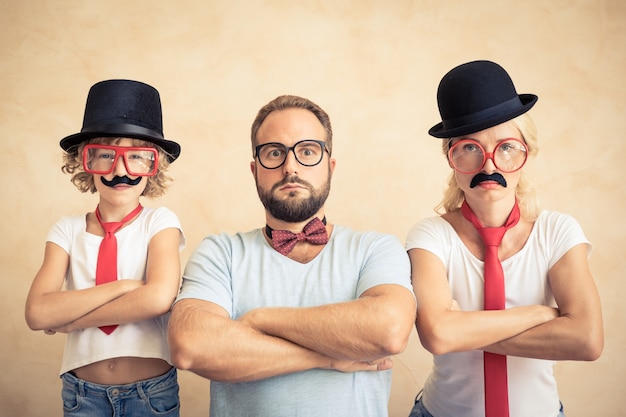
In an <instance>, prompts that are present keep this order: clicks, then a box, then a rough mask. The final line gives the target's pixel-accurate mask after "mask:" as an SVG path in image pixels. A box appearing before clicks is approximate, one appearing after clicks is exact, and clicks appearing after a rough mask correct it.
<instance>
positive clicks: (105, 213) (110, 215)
mask: <svg viewBox="0 0 626 417" xmlns="http://www.w3.org/2000/svg"><path fill="white" fill-rule="evenodd" d="M138 205H139V200H137V201H133V202H131V203H128V204H122V205H115V204H110V203H108V202H106V201H100V202H99V203H98V211H99V212H100V218H101V219H102V222H103V223H109V222H119V221H121V220H122V219H123V218H124V217H126V216H127V215H128V214H129V213H130V212H132V211H133V210H135V209H136V208H137V206H138Z"/></svg>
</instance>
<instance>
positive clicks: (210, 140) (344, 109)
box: [0, 0, 626, 417]
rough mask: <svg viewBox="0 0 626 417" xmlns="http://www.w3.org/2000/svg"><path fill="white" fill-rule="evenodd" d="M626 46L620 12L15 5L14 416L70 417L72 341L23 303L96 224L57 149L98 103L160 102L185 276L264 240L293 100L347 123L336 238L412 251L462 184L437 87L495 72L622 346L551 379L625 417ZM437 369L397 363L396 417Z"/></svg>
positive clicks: (201, 399) (533, 168)
mask: <svg viewBox="0 0 626 417" xmlns="http://www.w3.org/2000/svg"><path fill="white" fill-rule="evenodd" d="M625 41H626V3H625V2H623V1H622V0H579V1H576V0H553V1H549V2H546V1H543V0H529V1H524V2H520V1H518V0H502V1H498V2H494V1H492V0H474V1H471V2H466V1H460V0H459V1H445V0H444V1H441V0H421V1H409V0H381V1H374V0H318V1H294V0H245V1H244V0H215V1H209V0H206V1H193V0H177V1H157V0H142V1H132V0H131V1H129V0H110V1H106V2H96V1H90V2H88V1H82V0H57V1H43V0H40V1H37V0H27V1H23V0H0V54H1V59H0V74H1V77H0V134H1V137H0V140H1V141H2V142H1V143H2V152H1V153H0V175H1V178H2V191H1V193H2V197H1V198H0V201H1V202H0V216H1V218H2V222H0V237H1V240H0V277H1V281H0V314H1V315H2V317H3V320H2V321H1V322H0V351H1V352H2V356H1V357H0V369H2V378H0V409H1V410H2V411H1V412H0V414H2V415H3V416H4V415H6V416H9V415H11V416H13V415H20V416H43V415H46V416H53V417H54V416H60V415H61V400H60V387H61V385H60V381H59V379H58V376H57V374H58V369H59V366H60V361H61V355H62V350H63V343H64V336H63V335H55V336H46V335H44V334H43V333H42V332H32V331H30V330H29V329H28V328H27V326H26V324H25V321H24V301H25V297H26V294H27V291H28V288H29V286H30V282H31V280H32V278H33V276H34V275H35V273H36V271H37V269H38V268H39V266H40V264H41V260H42V256H43V248H44V241H45V238H46V234H47V231H48V229H49V228H50V226H51V225H52V224H53V223H54V222H55V221H56V220H58V218H59V217H60V216H62V215H68V214H81V213H85V212H87V211H91V210H93V209H94V208H95V206H96V202H97V200H96V198H95V196H93V195H89V194H84V195H83V194H80V193H79V192H78V191H77V190H76V189H75V188H74V187H73V185H72V184H71V183H70V182H69V176H66V175H64V174H62V173H61V171H60V166H61V149H60V148H59V146H58V141H59V140H60V139H61V138H62V137H64V136H66V135H69V134H72V133H75V132H77V131H79V130H80V127H81V123H82V116H83V110H84V103H85V98H86V95H87V91H88V89H89V87H90V86H91V85H92V84H94V83H95V82H97V81H100V80H103V79H109V78H130V79H137V80H141V81H144V82H147V83H149V84H152V85H153V86H155V87H156V88H157V89H158V90H159V91H160V93H161V98H162V102H163V109H164V127H165V134H166V137H167V138H169V139H172V140H175V141H178V142H179V143H180V144H181V145H182V149H183V150H182V155H181V157H180V158H179V160H177V161H176V162H175V163H174V164H173V165H172V167H171V174H172V176H173V177H174V178H175V182H174V184H173V186H172V188H171V189H170V191H169V192H168V193H167V194H166V195H165V196H164V197H162V198H160V199H158V200H156V201H150V200H144V201H143V202H144V204H145V205H148V206H159V205H166V206H168V207H169V208H171V209H172V210H174V211H175V212H176V213H177V214H178V216H179V217H180V219H181V221H182V224H183V227H184V229H185V232H186V236H187V240H188V246H187V248H186V249H185V251H184V252H183V253H182V259H183V263H184V262H185V261H186V260H187V259H188V257H189V255H190V253H191V251H192V250H193V249H194V248H195V247H196V246H197V244H198V243H199V242H200V240H201V239H202V238H203V236H205V235H206V234H208V233H216V232H222V231H224V232H235V231H238V230H244V231H245V230H249V229H252V228H256V227H261V226H263V224H264V216H263V209H262V206H261V204H260V203H259V202H258V199H257V195H256V191H255V188H254V181H253V177H252V175H251V174H250V169H249V166H248V164H249V162H250V160H251V159H252V155H251V149H250V141H249V130H250V124H251V123H252V120H253V118H254V116H255V114H256V112H257V110H258V109H259V108H260V107H261V106H262V105H263V104H265V103H266V102H268V101H269V100H271V99H273V98H274V97H276V96H278V95H280V94H297V95H302V96H305V97H307V98H310V99H312V100H313V101H315V102H317V103H318V104H320V105H321V106H322V107H323V108H324V109H325V110H327V111H328V113H329V114H330V116H331V120H332V122H333V127H334V153H333V156H334V157H336V159H337V169H336V171H335V176H334V178H333V183H332V191H331V195H330V198H329V201H328V203H327V215H328V219H329V221H330V222H334V223H338V224H343V225H346V226H349V227H352V228H355V229H360V230H371V229H373V230H378V231H381V232H386V233H390V234H393V235H396V236H397V237H398V238H400V239H401V240H402V241H404V239H405V237H406V233H407V231H408V230H409V228H410V227H411V226H412V225H413V224H414V223H415V222H416V221H417V220H419V219H421V218H423V217H426V216H431V215H434V214H435V213H434V211H433V207H434V206H435V205H436V204H437V203H438V202H439V200H440V198H441V195H442V192H443V189H444V187H445V184H446V182H447V177H448V174H449V168H448V167H447V165H446V163H445V160H444V157H443V156H442V155H441V153H440V147H439V146H440V142H439V141H438V140H437V139H434V138H432V137H430V136H428V135H427V133H426V132H427V130H428V129H429V128H430V127H431V126H432V125H434V124H435V123H437V122H438V121H439V115H438V112H437V106H436V101H435V94H436V89H437V85H438V83H439V80H440V79H441V77H442V76H443V74H444V73H445V72H447V71H448V70H449V69H451V68H452V67H454V66H456V65H458V64H461V63H463V62H467V61H470V60H474V59H491V60H494V61H496V62H498V63H500V64H501V65H503V66H504V67H505V68H506V69H507V70H508V71H509V73H510V74H511V76H512V77H513V79H514V81H515V84H516V87H517V89H518V92H519V93H535V94H537V95H539V102H538V103H537V105H536V106H535V107H534V109H533V110H532V111H531V115H533V117H534V119H535V121H536V122H537V125H538V128H539V133H540V152H539V155H538V157H537V158H535V159H534V160H532V161H530V162H529V163H528V165H527V168H526V169H527V171H529V174H530V177H531V179H532V180H533V181H534V182H535V184H536V185H537V186H538V188H539V192H540V195H541V197H542V203H543V207H544V208H547V209H551V210H559V211H564V212H567V213H569V214H571V215H573V216H574V217H575V218H576V219H577V220H578V221H579V222H580V223H581V224H582V226H583V228H584V230H585V232H586V234H587V237H588V238H589V239H590V240H591V241H592V242H593V244H594V251H593V254H592V257H591V267H592V270H593V272H594V276H595V278H596V281H597V285H598V287H599V291H600V294H601V297H602V305H603V311H604V320H605V333H606V343H605V349H604V353H603V355H602V357H601V358H600V359H599V360H598V361H596V362H591V363H576V362H562V363H559V364H557V366H556V367H555V372H556V376H557V378H558V381H559V384H560V393H561V397H562V400H563V402H564V403H565V407H566V412H567V415H568V417H580V416H589V415H596V416H607V417H611V416H618V415H623V405H622V401H621V400H622V399H623V398H622V397H623V382H624V377H625V376H626V365H625V361H624V354H625V353H626V336H625V335H624V331H623V330H624V317H625V310H624V303H623V294H624V292H625V291H626V283H625V281H624V275H625V272H626V260H625V258H626V257H625V253H624V243H625V238H626V222H624V219H623V213H624V212H625V211H626V192H625V187H624V176H625V174H626V168H625V166H626V145H625V137H624V136H625V132H626V121H625V119H626V118H625V116H624V115H625V114H626V108H625V104H624V97H625V96H626V77H625V70H626V48H625ZM430 363H431V358H430V355H429V354H428V353H427V352H426V351H425V350H424V349H423V348H422V347H421V345H420V344H419V341H418V339H417V336H416V334H415V332H414V333H413V335H412V339H411V343H410V346H409V348H408V350H407V351H406V352H405V353H403V354H402V355H400V356H398V357H397V358H396V359H395V372H394V379H393V388H392V395H391V401H390V405H389V408H390V415H391V416H392V417H400V416H406V415H408V413H409V410H410V408H411V404H412V402H413V398H414V396H415V394H416V393H417V392H418V390H419V389H420V387H421V386H422V384H423V381H424V379H425V377H426V375H427V374H428V372H429V370H430ZM180 383H181V397H182V415H183V416H184V417H195V416H206V415H207V410H208V404H209V396H208V385H209V383H208V381H206V380H203V379H201V378H199V377H197V376H195V375H193V374H190V373H187V372H181V373H180ZM268 401H271V399H269V398H268ZM620 413H622V414H620Z"/></svg>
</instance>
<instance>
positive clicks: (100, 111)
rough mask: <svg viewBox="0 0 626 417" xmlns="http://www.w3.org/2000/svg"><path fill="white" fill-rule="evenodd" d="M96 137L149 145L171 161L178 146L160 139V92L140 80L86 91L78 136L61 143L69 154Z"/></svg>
mask: <svg viewBox="0 0 626 417" xmlns="http://www.w3.org/2000/svg"><path fill="white" fill-rule="evenodd" d="M97 137H124V138H133V139H142V140H146V141H148V142H152V143H154V144H156V145H158V146H160V147H161V148H163V150H165V152H167V153H168V156H167V158H168V160H169V161H170V162H173V161H174V160H175V159H176V158H178V156H179V155H180V145H179V144H178V143H176V142H172V141H171V140H166V139H165V138H164V137H163V116H162V114H161V99H160V97H159V92H158V91H157V90H156V89H155V88H154V87H152V86H149V85H148V84H144V83H142V82H139V81H131V80H107V81H101V82H99V83H96V84H94V85H93V86H92V87H91V89H90V90H89V95H88V96H87V104H86V105H85V117H84V118H83V128H82V129H81V130H80V133H76V134H74V135H70V136H68V137H66V138H64V139H62V140H61V142H60V145H61V148H63V150H65V151H69V150H70V149H71V148H72V147H74V146H76V145H78V144H79V143H81V142H83V141H84V140H87V139H91V138H97Z"/></svg>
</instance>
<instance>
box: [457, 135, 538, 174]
mask: <svg viewBox="0 0 626 417" xmlns="http://www.w3.org/2000/svg"><path fill="white" fill-rule="evenodd" d="M527 158H528V149H527V148H526V144H525V143H524V142H522V141H521V140H519V139H515V138H510V139H505V140H503V141H501V142H499V143H498V145H496V147H495V149H494V150H493V152H485V148H483V147H482V145H481V144H480V143H478V142H477V141H475V140H473V139H461V140H460V141H458V142H456V143H455V144H454V145H452V147H451V148H450V150H449V151H448V159H449V160H450V164H451V165H452V167H453V168H454V169H455V170H456V171H457V172H460V173H461V174H476V173H478V172H480V170H481V169H482V168H483V166H484V165H485V162H487V159H491V160H492V161H493V164H494V165H495V166H496V168H498V169H499V170H500V171H502V172H506V173H510V172H515V171H517V170H519V169H521V168H522V167H523V166H524V164H525V163H526V159H527Z"/></svg>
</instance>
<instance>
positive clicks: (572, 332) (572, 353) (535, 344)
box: [484, 316, 603, 361]
mask: <svg viewBox="0 0 626 417" xmlns="http://www.w3.org/2000/svg"><path fill="white" fill-rule="evenodd" d="M602 347H603V333H602V328H601V327H600V328H598V327H597V326H595V327H594V326H584V325H581V323H580V322H577V321H576V320H574V319H572V318H571V317H567V316H561V317H558V318H556V319H554V320H551V321H549V322H547V323H545V324H542V325H539V326H536V327H533V328H531V329H529V330H527V331H525V332H523V333H520V334H518V335H516V336H514V337H511V338H509V339H506V340H503V341H501V342H499V343H495V344H493V345H491V346H487V347H485V348H484V350H486V351H488V352H492V353H499V354H501V355H510V356H520V357H527V358H536V359H547V360H583V361H591V360H595V359H597V358H598V357H599V356H600V353H601V352H602Z"/></svg>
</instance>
